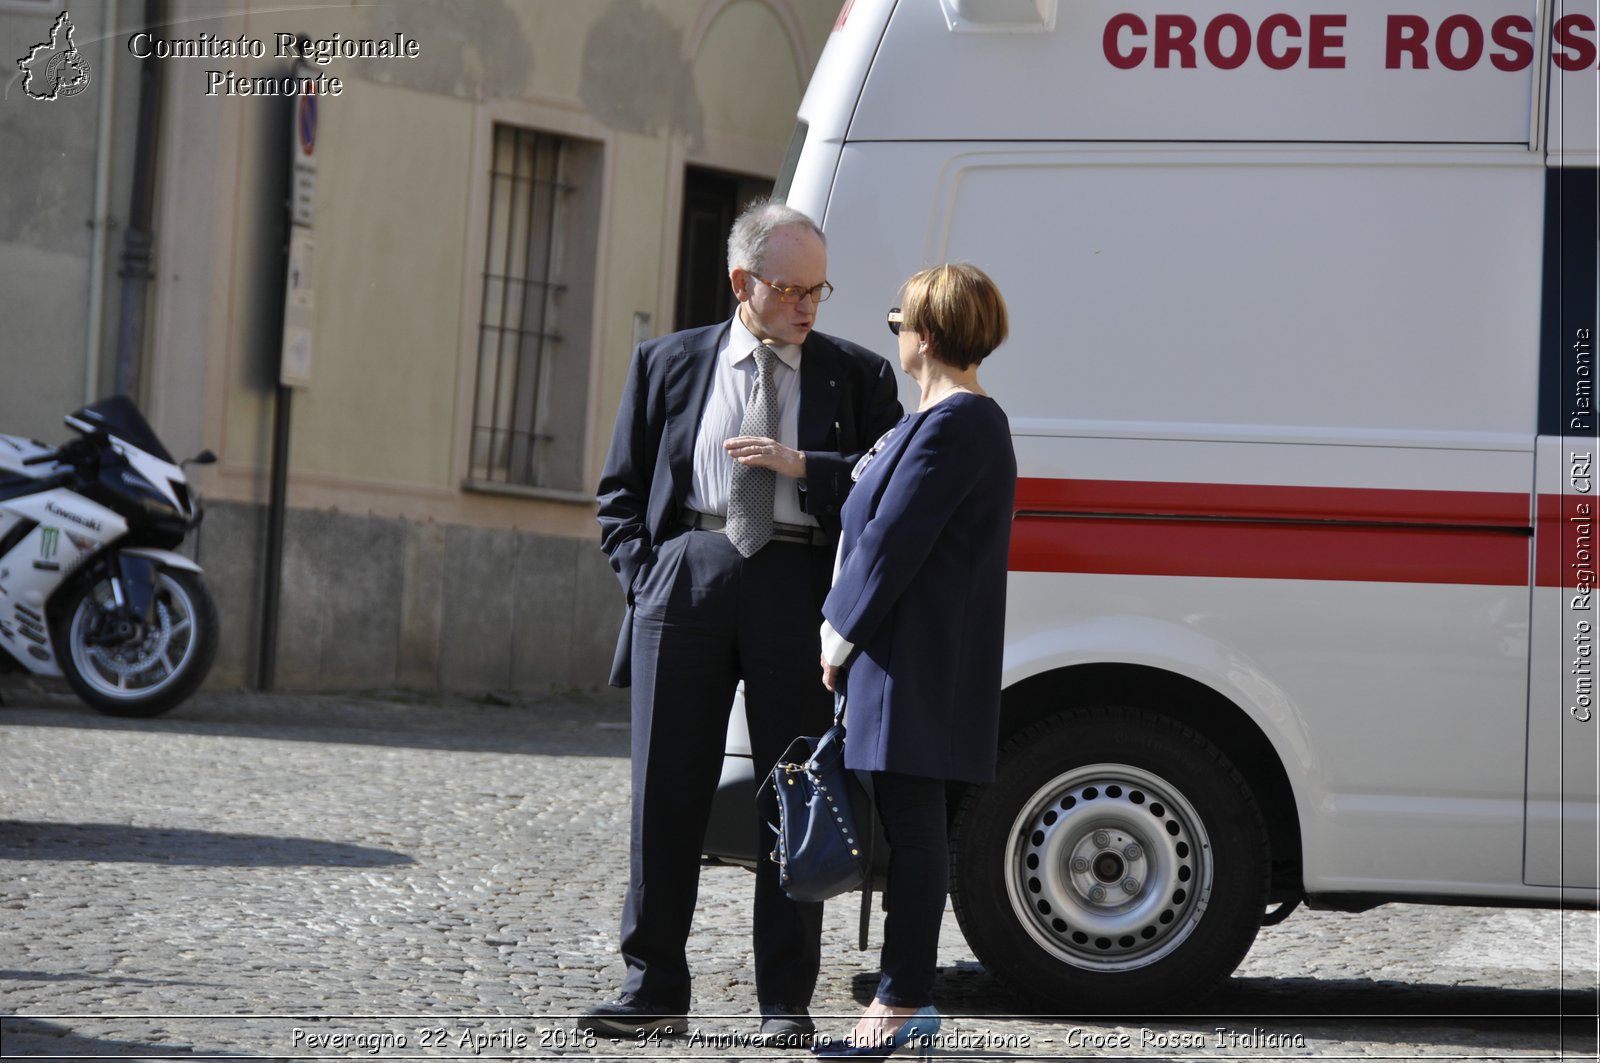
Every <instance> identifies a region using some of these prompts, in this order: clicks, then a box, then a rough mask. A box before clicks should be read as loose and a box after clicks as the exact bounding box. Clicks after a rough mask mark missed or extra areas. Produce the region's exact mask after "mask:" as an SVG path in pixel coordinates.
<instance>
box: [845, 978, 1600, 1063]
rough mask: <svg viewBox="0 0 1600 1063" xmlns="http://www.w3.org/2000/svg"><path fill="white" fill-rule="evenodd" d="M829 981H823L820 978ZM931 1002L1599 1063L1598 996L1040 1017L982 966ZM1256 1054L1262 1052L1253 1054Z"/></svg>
mask: <svg viewBox="0 0 1600 1063" xmlns="http://www.w3.org/2000/svg"><path fill="white" fill-rule="evenodd" d="M823 977H824V978H826V977H827V972H826V971H824V972H823ZM877 988H878V976H877V974H876V973H871V974H858V975H855V976H854V977H853V978H852V980H851V996H852V997H853V998H854V999H855V1000H856V1001H857V1002H858V1003H860V1004H861V1005H862V1006H863V1007H865V1006H866V1005H867V1004H868V1003H870V1002H871V1000H872V997H873V993H874V992H875V991H876V990H877ZM934 997H935V999H937V1000H938V1001H939V1008H940V1010H941V1011H942V1012H945V1013H946V1014H948V1015H952V1016H969V1017H972V1018H974V1019H980V1020H982V1021H984V1022H999V1021H1003V1020H1005V1019H1018V1020H1026V1021H1028V1022H1038V1023H1045V1024H1052V1025H1053V1024H1059V1025H1060V1026H1061V1028H1062V1029H1063V1031H1065V1030H1068V1029H1070V1028H1072V1027H1074V1026H1084V1027H1088V1026H1093V1027H1107V1028H1110V1027H1130V1026H1132V1027H1142V1028H1146V1029H1149V1030H1153V1031H1162V1032H1166V1031H1172V1032H1177V1033H1182V1034H1186V1035H1189V1036H1191V1037H1198V1038H1200V1039H1202V1040H1203V1041H1205V1043H1206V1045H1207V1046H1208V1047H1217V1046H1216V1033H1215V1031H1216V1030H1217V1028H1218V1027H1222V1028H1224V1029H1226V1030H1229V1031H1233V1032H1236V1033H1239V1034H1241V1035H1246V1036H1248V1035H1249V1034H1250V1032H1251V1031H1253V1030H1256V1029H1260V1030H1263V1031H1267V1032H1269V1033H1276V1034H1283V1033H1290V1032H1292V1033H1300V1034H1303V1035H1305V1037H1306V1039H1307V1040H1308V1041H1312V1042H1315V1041H1317V1040H1340V1041H1347V1040H1371V1041H1374V1042H1377V1043H1380V1044H1381V1043H1384V1042H1386V1041H1394V1042H1397V1043H1403V1044H1407V1045H1413V1044H1427V1045H1434V1046H1437V1047H1440V1048H1448V1047H1450V1046H1479V1047H1481V1046H1482V1045H1484V1044H1485V1043H1489V1044H1494V1043H1498V1042H1501V1041H1502V1040H1503V1041H1504V1043H1506V1044H1512V1045H1515V1046H1516V1047H1517V1048H1518V1050H1519V1051H1530V1050H1546V1051H1554V1050H1557V1049H1558V1048H1559V1049H1561V1050H1562V1051H1564V1052H1566V1053H1568V1054H1570V1055H1571V1058H1574V1059H1579V1058H1594V1055H1595V1048H1596V1036H1595V1031H1596V1025H1595V1014H1596V1007H1597V1005H1600V998H1597V996H1596V994H1595V993H1594V992H1592V991H1589V992H1585V991H1582V990H1569V991H1566V992H1562V991H1559V990H1545V989H1502V988H1497V987H1492V986H1460V985H1438V984H1428V983H1414V982H1396V981H1390V980H1379V979H1364V978H1351V979H1317V978H1235V979H1232V980H1231V981H1229V982H1228V983H1227V984H1226V985H1225V986H1223V988H1221V989H1220V990H1218V991H1217V992H1215V993H1213V994H1211V995H1210V996H1208V997H1207V998H1206V999H1205V1000H1204V1001H1203V1002H1202V1003H1201V1005H1200V1006H1197V1007H1194V1008H1190V1009H1177V1010H1170V1009H1162V1008H1161V1007H1160V1002H1152V1003H1153V1005H1154V1006H1153V1007H1152V1008H1151V1009H1150V1010H1149V1011H1148V1012H1143V1013H1137V1014H1127V1015H1103V1014H1088V1013H1085V1014H1072V1013H1070V1012H1062V1013H1058V1014H1040V1012H1039V1010H1038V1009H1037V1008H1036V1007H1034V1006H1033V1005H1032V1004H1031V1003H1030V1002H1029V1001H1027V1000H1025V999H1023V998H1022V997H1020V996H1018V995H1017V994H1015V993H1013V992H1011V991H1010V990H1009V989H1007V988H1006V987H1005V986H1004V985H1003V984H1002V983H1001V982H1000V981H999V980H998V979H996V978H995V977H994V976H992V975H990V974H989V973H988V972H986V971H984V970H983V968H982V967H980V966H978V965H977V964H976V963H972V964H967V963H963V964H960V965H958V966H956V967H945V968H941V969H940V971H939V978H938V981H937V982H936V983H935V986H934ZM1252 1054H1256V1053H1252Z"/></svg>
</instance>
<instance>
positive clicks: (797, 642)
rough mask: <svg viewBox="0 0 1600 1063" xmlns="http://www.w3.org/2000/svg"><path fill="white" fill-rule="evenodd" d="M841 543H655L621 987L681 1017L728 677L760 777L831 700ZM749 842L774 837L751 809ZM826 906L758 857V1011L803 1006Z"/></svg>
mask: <svg viewBox="0 0 1600 1063" xmlns="http://www.w3.org/2000/svg"><path fill="white" fill-rule="evenodd" d="M832 571H833V550H832V549H831V548H827V547H818V546H808V545H804V544H800V543H793V542H785V541H782V540H773V541H772V542H769V543H768V544H767V545H765V546H764V547H762V548H761V549H760V550H759V551H757V552H756V554H755V555H754V556H752V557H750V558H748V559H746V558H743V557H741V556H739V553H738V551H737V550H735V549H734V548H733V545H732V544H731V543H729V542H728V539H727V536H725V535H722V534H720V533H718V532H711V531H689V530H684V531H682V532H681V533H680V534H678V535H676V536H674V537H673V538H670V539H668V540H666V541H665V542H663V543H662V544H660V546H659V547H658V548H657V551H656V556H655V559H654V561H653V563H652V564H651V566H650V567H649V568H648V569H647V570H646V571H645V572H644V573H643V574H642V575H641V576H640V577H639V580H638V584H637V585H636V586H635V588H634V602H633V606H634V612H633V624H634V630H633V824H632V850H631V860H630V877H629V883H628V892H627V895H626V897H625V899H624V902H623V915H622V955H623V960H624V962H625V963H626V964H627V976H626V978H625V980H624V982H623V986H622V988H623V991H624V992H629V993H636V994H638V995H639V996H641V997H643V998H644V999H645V1000H647V1001H650V1002H651V1003H653V1004H656V1005H660V1006H662V1007H664V1008H668V1009H671V1010H679V1009H682V1010H685V1011H687V1010H688V1006H689V1003H690V992H689V982H690V979H689V965H688V960H687V955H686V945H687V942H688V937H689V929H690V924H691V922H692V921H693V918H694V910H695V901H696V896H697V893H698V890H699V878H700V851H701V844H702V842H703V841H704V838H705V829H706V822H707V819H708V817H709V814H710V807H711V800H712V797H713V796H714V794H715V792H716V786H717V781H718V779H719V777H720V775H721V769H722V759H723V744H724V742H723V740H724V738H725V736H726V732H727V725H728V713H729V707H730V705H731V703H732V701H733V695H734V690H735V686H736V684H737V683H738V681H739V680H740V679H743V680H744V702H745V713H746V717H747V720H748V723H749V727H750V745H751V751H752V753H753V755H754V760H755V769H756V773H757V776H758V777H759V776H760V775H762V774H763V773H765V771H766V770H767V769H768V768H770V767H771V766H772V764H773V763H774V762H775V761H776V760H777V759H778V757H779V756H780V755H781V754H782V753H783V751H784V750H785V749H786V748H787V747H788V745H789V743H790V742H791V741H792V740H793V739H794V738H795V737H796V736H797V735H801V734H820V733H821V731H822V729H823V728H825V727H826V726H827V724H828V722H829V721H830V720H831V719H832V700H831V697H830V695H829V694H828V692H827V691H826V690H825V689H824V688H823V686H822V683H821V680H820V670H819V666H818V654H819V642H818V635H817V629H818V627H819V626H820V624H821V612H820V610H821V606H822V600H823V598H824V597H826V595H827V591H828V584H829V581H830V579H831V578H832ZM750 829H751V831H752V835H753V840H754V841H755V843H756V848H755V851H756V852H757V853H765V852H767V851H768V850H769V849H770V848H771V838H770V833H771V832H770V831H769V830H768V829H767V827H766V826H765V824H763V823H762V822H761V821H760V817H759V816H758V815H757V812H756V810H755V808H754V806H753V805H752V807H751V810H750ZM821 929H822V905H820V904H799V903H796V902H795V901H792V900H790V899H789V898H788V896H787V895H785V894H784V893H783V891H782V889H781V888H780V887H779V885H778V877H777V867H776V865H774V864H773V863H772V862H771V861H768V860H765V859H763V860H760V861H759V862H758V865H757V871H756V895H755V910H754V938H755V976H756V993H757V997H758V1000H759V1002H760V1003H762V1004H791V1005H800V1006H804V1005H806V1004H809V1003H810V1000H811V994H812V991H813V989H814V988H815V987H816V981H817V972H818V967H819V965H820V944H819V941H820V936H821Z"/></svg>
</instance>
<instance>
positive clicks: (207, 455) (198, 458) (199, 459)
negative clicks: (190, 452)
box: [184, 450, 217, 465]
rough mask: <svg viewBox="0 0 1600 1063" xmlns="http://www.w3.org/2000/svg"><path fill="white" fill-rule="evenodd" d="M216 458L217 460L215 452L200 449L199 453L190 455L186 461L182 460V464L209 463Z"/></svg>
mask: <svg viewBox="0 0 1600 1063" xmlns="http://www.w3.org/2000/svg"><path fill="white" fill-rule="evenodd" d="M216 460H217V456H216V455H215V454H213V453H211V451H210V450H202V451H201V452H200V453H198V454H196V455H195V456H194V457H192V458H190V459H189V460H188V461H186V462H184V464H185V465H210V464H212V463H214V462H215V461H216Z"/></svg>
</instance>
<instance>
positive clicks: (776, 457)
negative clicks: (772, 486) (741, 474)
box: [722, 436, 806, 480]
mask: <svg viewBox="0 0 1600 1063" xmlns="http://www.w3.org/2000/svg"><path fill="white" fill-rule="evenodd" d="M722 449H723V450H726V451H727V452H728V456H729V457H730V458H732V459H733V460H734V461H736V462H738V463H739V464H740V465H755V466H758V467H760V468H763V469H771V470H773V471H774V472H776V473H777V474H778V475H780V476H788V477H790V478H792V479H795V480H804V479H805V478H806V454H805V451H803V450H790V449H789V448H788V447H786V446H784V445H783V444H782V443H780V442H778V441H777V440H776V439H768V438H767V437H766V436H734V437H733V438H732V439H730V440H728V441H727V442H726V443H724V444H722Z"/></svg>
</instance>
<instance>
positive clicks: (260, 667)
mask: <svg viewBox="0 0 1600 1063" xmlns="http://www.w3.org/2000/svg"><path fill="white" fill-rule="evenodd" d="M298 40H299V41H300V45H301V47H302V48H304V47H305V46H306V44H307V39H306V38H305V37H304V36H300V37H299V38H298ZM285 76H286V77H291V76H293V69H292V68H291V70H290V72H289V74H287V75H285ZM287 99H288V98H287V97H285V101H286V102H285V104H284V110H283V111H282V112H281V113H280V117H279V122H280V123H281V128H283V129H286V130H288V131H289V133H290V139H291V142H292V141H293V137H294V120H295V108H294V105H293V104H292V103H289V102H287ZM291 170H292V164H291V165H290V166H286V167H284V168H283V169H282V170H281V174H282V177H283V180H284V182H285V183H284V185H283V192H284V195H283V237H282V255H281V256H280V258H279V261H278V279H279V280H280V281H282V282H283V283H284V285H285V292H286V289H287V283H288V282H287V280H286V279H285V278H286V277H287V276H288V267H289V244H290V237H291V235H292V234H293V232H294V178H293V176H292V173H291ZM282 303H283V299H282V298H281V297H280V299H279V306H280V307H281V306H282ZM278 326H279V331H278V342H277V343H276V344H275V345H274V348H273V350H274V352H275V353H274V356H273V361H272V375H273V377H274V378H276V379H277V394H276V397H275V400H274V408H273V422H272V489H271V494H270V497H269V499H268V501H267V549H266V557H265V558H264V559H263V569H264V571H263V572H262V594H261V643H260V646H259V654H260V655H259V657H258V658H257V661H256V686H257V688H258V689H261V690H271V689H273V687H274V686H276V684H277V681H278V602H279V597H280V594H281V592H282V589H283V526H284V518H285V516H286V514H287V513H288V509H289V413H290V408H291V406H292V404H293V401H292V400H293V398H294V389H293V388H291V387H289V386H288V385H286V384H284V383H283V377H282V368H283V367H282V362H281V357H282V350H283V313H282V311H281V310H280V311H279V314H278Z"/></svg>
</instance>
